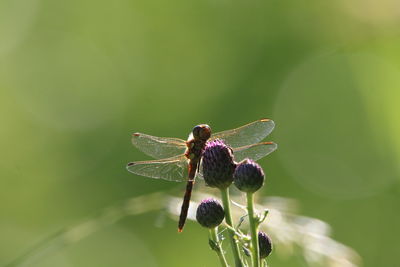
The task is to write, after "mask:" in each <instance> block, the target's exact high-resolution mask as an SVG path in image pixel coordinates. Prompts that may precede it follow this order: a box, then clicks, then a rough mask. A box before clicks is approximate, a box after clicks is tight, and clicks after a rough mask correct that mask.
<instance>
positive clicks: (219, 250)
mask: <svg viewBox="0 0 400 267" xmlns="http://www.w3.org/2000/svg"><path fill="white" fill-rule="evenodd" d="M217 232H218V226H217V227H215V228H211V229H210V236H211V240H213V241H214V242H215V244H216V245H217V248H216V249H215V252H216V253H217V255H218V258H219V261H220V262H221V266H223V267H228V263H227V262H226V259H225V255H224V252H223V250H222V247H221V242H220V240H219V238H218V233H217Z"/></svg>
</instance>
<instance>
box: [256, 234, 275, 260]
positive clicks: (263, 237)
mask: <svg viewBox="0 0 400 267" xmlns="http://www.w3.org/2000/svg"><path fill="white" fill-rule="evenodd" d="M258 246H259V248H260V258H261V259H264V258H266V257H268V255H269V254H271V252H272V241H271V238H269V236H268V235H267V234H266V233H264V232H262V231H259V232H258Z"/></svg>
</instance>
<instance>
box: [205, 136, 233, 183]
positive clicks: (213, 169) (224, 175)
mask: <svg viewBox="0 0 400 267" xmlns="http://www.w3.org/2000/svg"><path fill="white" fill-rule="evenodd" d="M202 160H203V163H202V164H203V176H204V180H205V181H206V183H207V185H208V186H210V187H216V188H219V189H225V188H227V187H228V186H230V185H231V183H232V181H233V172H234V171H235V166H236V165H235V162H234V161H233V154H232V150H231V148H230V147H228V146H227V145H225V143H224V142H223V141H222V140H218V139H217V140H213V141H210V142H207V144H206V146H205V148H204V151H203V157H202Z"/></svg>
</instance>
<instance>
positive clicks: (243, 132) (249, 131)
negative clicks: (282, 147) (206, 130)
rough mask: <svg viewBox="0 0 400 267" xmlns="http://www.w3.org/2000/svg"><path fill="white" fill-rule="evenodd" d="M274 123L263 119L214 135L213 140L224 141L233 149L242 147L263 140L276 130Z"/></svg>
mask: <svg viewBox="0 0 400 267" xmlns="http://www.w3.org/2000/svg"><path fill="white" fill-rule="evenodd" d="M274 126H275V124H274V121H272V120H270V119H261V120H258V121H255V122H252V123H249V124H246V125H243V126H241V127H239V128H236V129H232V130H227V131H223V132H219V133H216V134H213V135H212V136H211V138H210V139H211V140H213V139H222V140H224V141H225V142H226V143H227V144H228V145H230V146H231V147H242V146H247V145H251V144H255V143H258V142H260V141H261V140H263V139H264V138H265V137H266V136H267V135H269V134H270V133H271V132H272V130H273V129H274Z"/></svg>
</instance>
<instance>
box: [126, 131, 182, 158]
mask: <svg viewBox="0 0 400 267" xmlns="http://www.w3.org/2000/svg"><path fill="white" fill-rule="evenodd" d="M132 144H133V145H134V146H136V147H137V148H138V149H139V150H141V151H142V152H144V153H145V154H147V155H149V156H151V157H153V158H155V159H163V158H169V157H173V156H176V155H181V154H183V153H185V149H186V143H185V141H184V140H182V139H179V138H168V137H157V136H151V135H147V134H142V133H134V134H132Z"/></svg>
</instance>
